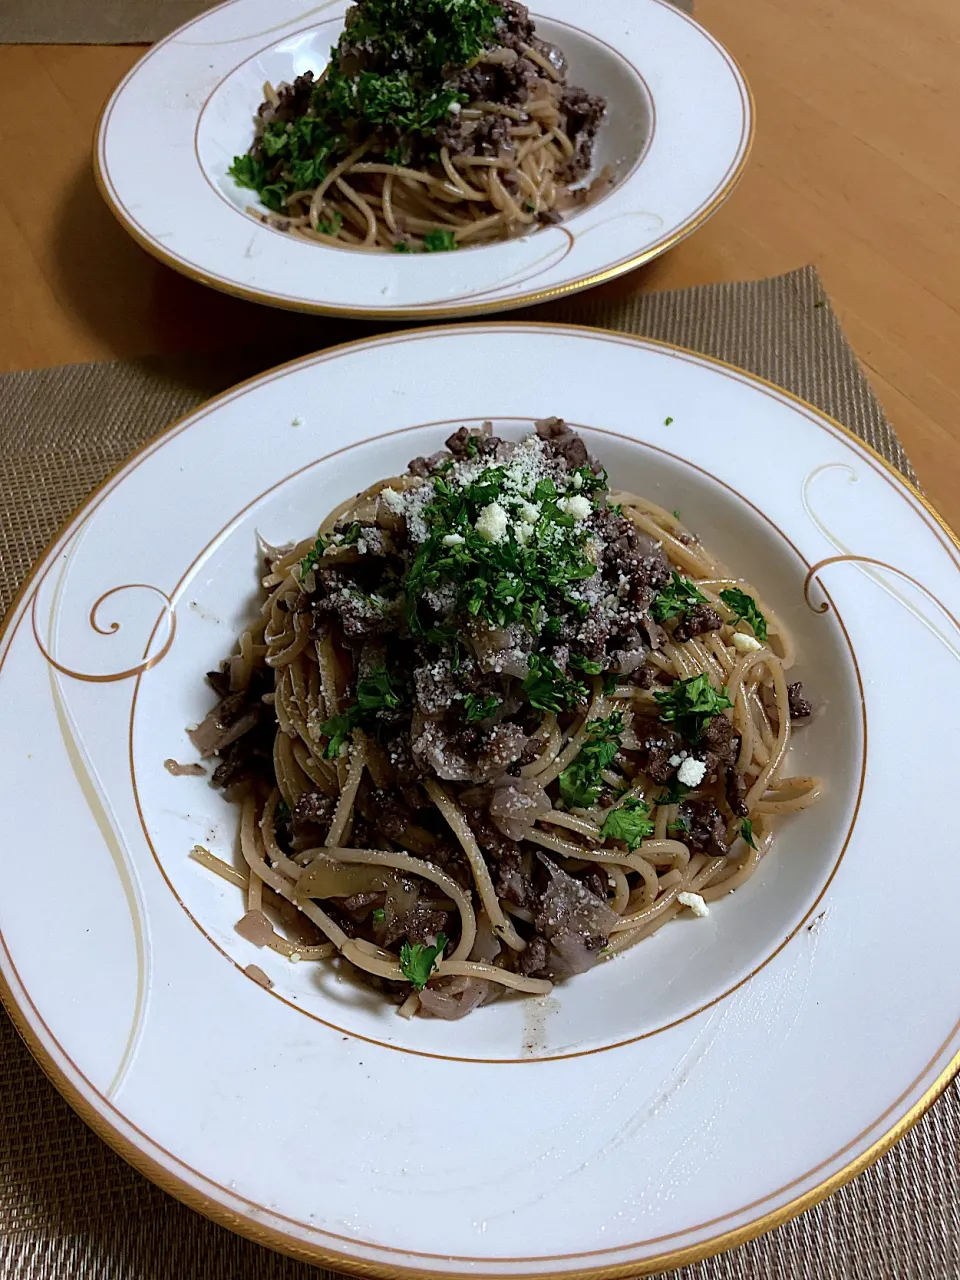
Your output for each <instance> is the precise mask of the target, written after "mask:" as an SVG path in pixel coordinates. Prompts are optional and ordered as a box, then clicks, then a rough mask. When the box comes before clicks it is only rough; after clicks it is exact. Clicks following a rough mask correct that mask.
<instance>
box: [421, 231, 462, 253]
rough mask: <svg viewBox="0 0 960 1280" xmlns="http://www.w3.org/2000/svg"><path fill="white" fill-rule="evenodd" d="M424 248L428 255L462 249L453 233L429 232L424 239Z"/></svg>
mask: <svg viewBox="0 0 960 1280" xmlns="http://www.w3.org/2000/svg"><path fill="white" fill-rule="evenodd" d="M423 247H424V250H425V251H426V252H427V253H448V252H449V251H450V250H451V249H459V248H460V246H459V244H458V243H457V237H456V236H455V235H454V233H453V232H452V231H428V232H427V233H426V235H425V236H424V237H423Z"/></svg>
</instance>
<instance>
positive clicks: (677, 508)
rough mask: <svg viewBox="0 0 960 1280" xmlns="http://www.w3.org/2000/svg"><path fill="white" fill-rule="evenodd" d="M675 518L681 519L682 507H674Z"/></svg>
mask: <svg viewBox="0 0 960 1280" xmlns="http://www.w3.org/2000/svg"><path fill="white" fill-rule="evenodd" d="M673 518H674V520H679V519H680V508H679V507H674V509H673Z"/></svg>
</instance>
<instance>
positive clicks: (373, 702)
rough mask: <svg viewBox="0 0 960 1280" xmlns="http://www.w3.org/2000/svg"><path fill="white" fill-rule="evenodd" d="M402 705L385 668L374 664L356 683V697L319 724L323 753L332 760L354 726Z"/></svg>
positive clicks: (399, 692) (399, 695) (401, 697)
mask: <svg viewBox="0 0 960 1280" xmlns="http://www.w3.org/2000/svg"><path fill="white" fill-rule="evenodd" d="M402 706H403V694H402V693H401V691H400V690H398V689H397V688H396V687H395V685H394V683H393V679H392V677H391V676H390V673H389V672H388V671H387V670H386V668H385V667H375V668H374V669H373V670H372V671H370V672H368V673H367V675H365V676H364V677H363V679H362V680H359V681H358V682H357V700H356V702H355V703H354V704H353V706H351V707H348V708H347V710H346V711H344V712H342V713H341V714H340V715H337V716H331V717H330V719H329V720H325V721H324V722H323V724H322V725H321V726H320V732H321V733H322V734H323V736H324V737H325V738H329V739H330V741H329V742H328V743H327V746H326V750H325V751H324V753H323V754H324V756H325V757H326V759H327V760H335V759H336V758H337V756H338V755H339V754H340V752H341V751H342V750H343V747H344V744H345V743H346V742H347V740H348V739H349V737H350V735H351V733H353V731H354V729H356V728H358V727H359V726H361V725H363V724H366V723H369V721H370V720H371V719H372V718H373V717H375V716H376V715H377V713H378V712H380V711H397V710H398V709H399V708H400V707H402Z"/></svg>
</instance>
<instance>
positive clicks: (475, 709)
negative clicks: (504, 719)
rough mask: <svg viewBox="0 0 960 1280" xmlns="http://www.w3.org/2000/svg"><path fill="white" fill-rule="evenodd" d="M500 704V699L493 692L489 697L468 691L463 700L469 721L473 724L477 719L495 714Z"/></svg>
mask: <svg viewBox="0 0 960 1280" xmlns="http://www.w3.org/2000/svg"><path fill="white" fill-rule="evenodd" d="M499 705H500V701H499V699H498V698H495V697H494V696H493V694H492V693H491V694H490V696H489V697H488V698H478V697H477V695H476V694H475V693H468V694H467V696H466V697H465V698H464V700H463V706H464V710H465V712H466V720H467V723H468V724H473V723H475V722H476V721H477V720H486V718H487V717H488V716H492V715H493V713H494V712H495V711H496V709H497V707H499Z"/></svg>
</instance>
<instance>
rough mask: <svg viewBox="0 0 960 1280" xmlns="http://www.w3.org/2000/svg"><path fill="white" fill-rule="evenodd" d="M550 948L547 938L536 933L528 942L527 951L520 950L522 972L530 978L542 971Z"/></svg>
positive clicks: (518, 964) (519, 962)
mask: <svg viewBox="0 0 960 1280" xmlns="http://www.w3.org/2000/svg"><path fill="white" fill-rule="evenodd" d="M548 950H549V948H548V946H547V940H546V938H542V937H541V936H540V934H539V933H538V934H535V935H534V936H533V937H532V938H531V939H530V942H529V943H528V944H527V949H526V951H521V952H520V959H519V961H518V962H517V966H518V968H519V970H520V972H521V973H522V974H524V975H525V976H526V977H528V978H529V977H532V976H533V974H535V973H540V972H542V970H543V968H544V966H545V965H546V963H547V953H548Z"/></svg>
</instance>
